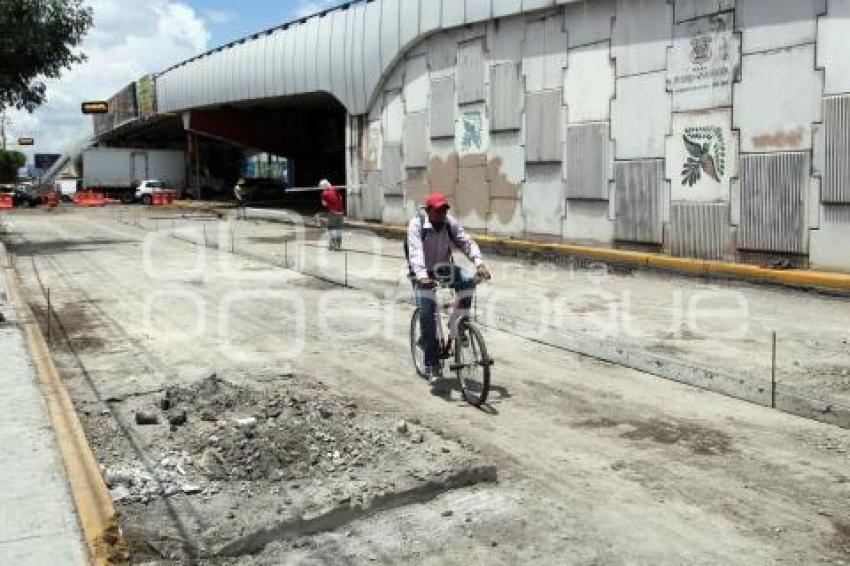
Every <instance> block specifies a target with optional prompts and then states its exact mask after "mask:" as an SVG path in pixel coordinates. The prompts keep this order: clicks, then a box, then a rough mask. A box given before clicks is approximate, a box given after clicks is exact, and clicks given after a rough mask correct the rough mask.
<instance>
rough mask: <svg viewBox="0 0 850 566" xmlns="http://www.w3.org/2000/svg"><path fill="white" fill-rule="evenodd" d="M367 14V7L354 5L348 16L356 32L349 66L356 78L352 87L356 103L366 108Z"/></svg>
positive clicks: (353, 37)
mask: <svg viewBox="0 0 850 566" xmlns="http://www.w3.org/2000/svg"><path fill="white" fill-rule="evenodd" d="M365 14H366V9H365V7H364V6H362V5H360V6H352V7H351V8H350V9H349V15H348V17H349V18H350V19H351V20H352V21H353V26H354V27H353V30H354V34H353V36H352V43H353V46H352V48H351V54H352V59H351V66H350V67H349V72H350V73H351V74H352V76H353V78H354V80H353V82H352V85H351V88H352V89H353V91H354V92H353V100H354V105H355V107H357V108H364V109H365V108H366V105H367V104H368V103H369V101H368V100H367V99H366V97H367V96H368V95H369V91H367V87H366V76H365V72H364V70H363V69H364V67H363V65H364V63H363V53H364V44H363V36H364V35H365V33H366V29H365V27H364V26H365Z"/></svg>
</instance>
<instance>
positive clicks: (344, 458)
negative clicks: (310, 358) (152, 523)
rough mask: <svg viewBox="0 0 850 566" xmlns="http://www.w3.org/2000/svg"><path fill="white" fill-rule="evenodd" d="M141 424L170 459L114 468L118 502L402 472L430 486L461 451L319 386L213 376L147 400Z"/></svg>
mask: <svg viewBox="0 0 850 566" xmlns="http://www.w3.org/2000/svg"><path fill="white" fill-rule="evenodd" d="M134 420H135V423H136V425H137V427H139V428H144V429H146V430H145V432H148V431H150V430H151V429H156V430H159V431H161V433H162V435H164V436H165V437H164V438H163V439H162V442H159V441H158V442H156V443H154V444H155V445H158V446H160V447H161V449H162V452H161V453H160V454H147V455H146V458H144V460H146V462H145V463H140V462H139V459H135V464H134V463H133V461H132V460H127V459H122V460H120V461H117V462H112V463H110V464H109V465H108V466H107V467H105V468H104V479H105V480H106V482H107V485H108V486H109V487H110V489H111V491H112V495H113V498H114V500H116V501H127V502H140V503H148V502H150V501H151V500H152V499H154V498H156V497H170V496H173V495H176V494H185V495H194V494H200V495H201V496H202V497H204V498H208V497H211V496H214V495H215V494H217V493H218V492H220V491H221V490H222V488H223V486H225V485H228V484H232V483H234V482H272V483H275V482H301V483H309V482H310V481H311V480H314V481H316V482H317V483H324V484H342V483H346V482H347V483H351V482H352V481H356V480H359V479H362V478H363V477H364V476H366V475H371V474H374V473H377V474H380V473H382V472H385V473H387V474H390V475H392V474H393V473H397V471H398V470H403V471H405V472H406V473H410V474H411V475H414V477H415V476H416V475H417V474H418V472H417V470H421V472H422V474H423V477H424V474H425V473H426V471H427V472H430V471H434V466H433V465H431V464H432V463H433V464H435V463H436V462H435V461H436V460H444V459H445V458H446V456H447V455H449V453H450V452H452V450H455V451H457V449H458V445H457V444H456V443H454V442H452V441H449V440H446V439H444V438H442V437H441V436H439V435H438V434H436V433H434V432H432V431H430V430H428V429H426V428H425V427H423V426H421V425H420V424H418V423H416V422H410V423H408V422H406V421H403V420H399V419H398V418H396V417H392V416H390V415H387V414H383V413H376V412H371V411H363V410H360V409H359V408H358V406H357V404H356V403H353V402H351V401H347V400H344V399H338V398H334V397H333V396H330V395H328V394H327V391H325V390H324V388H323V387H321V386H320V385H319V384H316V383H313V384H309V383H306V384H305V383H298V384H297V386H296V384H292V385H291V386H286V387H278V388H275V389H265V390H260V389H251V388H247V387H241V386H237V385H234V384H232V383H229V382H227V381H226V380H223V379H221V378H219V377H218V376H216V375H211V376H209V377H208V378H206V379H204V380H203V381H201V382H200V383H198V384H195V385H193V386H190V387H185V388H171V389H169V390H167V391H165V392H164V393H163V394H161V395H159V396H155V397H151V398H149V399H147V400H146V403H143V404H141V405H140V406H137V407H136V408H135V409H134ZM148 434H150V433H148ZM437 471H438V470H437ZM245 490H246V488H243V489H242V491H245Z"/></svg>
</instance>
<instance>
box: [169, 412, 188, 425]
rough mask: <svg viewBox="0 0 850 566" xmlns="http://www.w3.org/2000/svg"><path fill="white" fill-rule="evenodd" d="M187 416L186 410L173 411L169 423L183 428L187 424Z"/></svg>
mask: <svg viewBox="0 0 850 566" xmlns="http://www.w3.org/2000/svg"><path fill="white" fill-rule="evenodd" d="M186 419H187V414H186V409H180V410H178V411H172V412H171V414H169V415H168V422H169V424H171V425H172V426H182V425H184V424H186Z"/></svg>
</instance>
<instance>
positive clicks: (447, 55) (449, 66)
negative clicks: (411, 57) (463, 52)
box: [428, 31, 457, 78]
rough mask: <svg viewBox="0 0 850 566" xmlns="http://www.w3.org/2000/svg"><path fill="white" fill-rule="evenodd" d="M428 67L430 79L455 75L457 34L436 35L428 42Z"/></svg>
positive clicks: (452, 32)
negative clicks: (436, 76) (437, 76)
mask: <svg viewBox="0 0 850 566" xmlns="http://www.w3.org/2000/svg"><path fill="white" fill-rule="evenodd" d="M428 65H429V67H430V68H431V76H432V78H433V77H434V76H435V75H442V76H446V75H448V74H452V75H454V74H455V66H456V65H457V34H456V33H455V32H454V31H447V32H443V33H438V34H436V35H434V36H433V37H431V39H430V40H429V41H428Z"/></svg>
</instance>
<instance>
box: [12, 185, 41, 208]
mask: <svg viewBox="0 0 850 566" xmlns="http://www.w3.org/2000/svg"><path fill="white" fill-rule="evenodd" d="M42 200H43V199H42V197H41V194H40V193H39V192H38V191H37V190H36V189H34V188H33V187H29V186H26V185H18V186H17V187H15V192H14V196H13V197H12V204H14V206H26V207H29V208H32V207H34V206H38V205H39V204H41V202H42Z"/></svg>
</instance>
